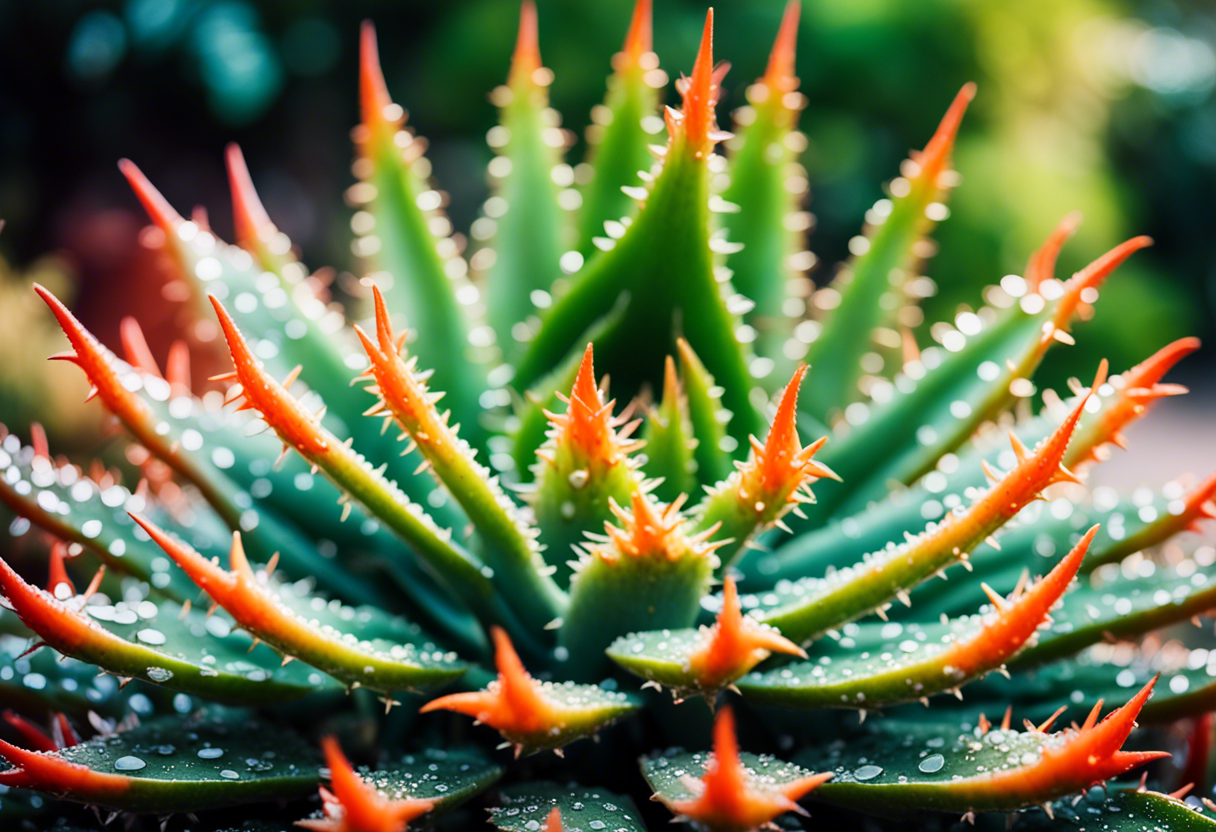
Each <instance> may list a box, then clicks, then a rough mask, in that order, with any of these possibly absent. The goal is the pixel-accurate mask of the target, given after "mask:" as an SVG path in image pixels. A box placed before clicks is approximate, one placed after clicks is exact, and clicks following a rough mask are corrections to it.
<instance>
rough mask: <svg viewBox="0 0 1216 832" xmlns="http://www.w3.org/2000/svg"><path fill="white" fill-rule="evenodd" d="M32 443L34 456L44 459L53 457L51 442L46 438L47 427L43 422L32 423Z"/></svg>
mask: <svg viewBox="0 0 1216 832" xmlns="http://www.w3.org/2000/svg"><path fill="white" fill-rule="evenodd" d="M30 445H31V446H32V447H33V449H34V456H36V457H40V458H42V459H50V458H51V443H50V442H48V441H47V438H46V428H44V427H43V426H42V423H41V422H31V423H30Z"/></svg>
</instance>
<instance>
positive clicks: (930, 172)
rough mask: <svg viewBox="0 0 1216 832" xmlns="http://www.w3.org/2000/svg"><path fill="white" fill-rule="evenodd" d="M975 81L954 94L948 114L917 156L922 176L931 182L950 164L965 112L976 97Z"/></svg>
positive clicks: (934, 181)
mask: <svg viewBox="0 0 1216 832" xmlns="http://www.w3.org/2000/svg"><path fill="white" fill-rule="evenodd" d="M975 92H976V85H975V82H973V81H969V82H967V83H966V84H963V88H962V89H960V90H959V91H958V94H957V95H956V96H954V101H952V102H951V103H950V108H949V109H948V110H946V115H944V116H943V117H942V120H941V123H940V124H939V125H938V127H937V132H935V133H934V134H933V138H931V139H930V140H929V143H928V144H927V145H925V149H924V150H923V151H921V153H920V154H919V156H918V157H917V161H918V162H919V163H920V176H921V177H923V178H924V180H925V181H926V182H928V183H930V184H935V183H936V182H937V177H938V176H939V175H940V174H941V173H942V171H944V170H945V169H946V166H947V165H949V164H950V154H951V152H952V151H953V150H954V141H955V139H956V138H957V137H958V129H959V126H960V125H961V124H962V123H963V114H964V113H966V112H967V107H968V105H969V104H971V101H972V99H974V98H975Z"/></svg>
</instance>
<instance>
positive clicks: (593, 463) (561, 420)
mask: <svg viewBox="0 0 1216 832" xmlns="http://www.w3.org/2000/svg"><path fill="white" fill-rule="evenodd" d="M557 397H558V398H559V399H561V400H562V401H564V402H566V405H567V407H566V412H565V413H551V412H549V411H547V410H546V411H545V416H546V417H547V418H548V419H549V422H550V423H551V424H552V425H553V427H554V428H555V432H554V433H553V434H552V436H553V441H554V443H555V444H558V445H565V446H566V447H567V448H568V449H569V451H570V452H571V453H572V454H573V455H574V457H575V464H576V467H578V468H581V469H586V468H588V467H591V468H595V469H597V470H598V469H599V468H609V467H611V466H613V465H616V464H617V463H618V462H622V461H624V460H625V458H626V457H627V456H628V455H629V454H631V453H633V452H634V451H636V450H638V449H639V448H641V447H642V443H641V442H640V441H638V440H631V439H629V435H630V433H632V429H633V427H634V425H633V424H626V423H625V420H626V419H627V418H628V417H625V416H621V417H614V416H613V415H612V404H613V403H612V402H607V403H605V402H604V399H603V396H602V395H601V394H600V390H599V388H598V387H596V383H595V365H594V354H593V347H592V345H591V344H588V345H587V349H586V350H584V351H583V358H582V361H581V362H580V363H579V367H578V374H577V376H576V377H575V379H574V385H573V387H572V388H571V390H570V395H569V397H567V396H563V395H562V394H561V393H558V394H557ZM622 424H624V427H621V425H622ZM617 428H621V429H620V430H619V431H618V430H617Z"/></svg>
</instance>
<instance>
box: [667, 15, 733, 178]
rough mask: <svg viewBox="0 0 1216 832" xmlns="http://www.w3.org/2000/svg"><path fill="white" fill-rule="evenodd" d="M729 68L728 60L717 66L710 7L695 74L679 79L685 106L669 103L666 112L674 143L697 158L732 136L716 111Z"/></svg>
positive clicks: (707, 153) (677, 84)
mask: <svg viewBox="0 0 1216 832" xmlns="http://www.w3.org/2000/svg"><path fill="white" fill-rule="evenodd" d="M727 69H729V64H721V65H719V66H717V67H715V66H714V10H713V9H710V10H709V11H708V12H707V13H706V15H705V28H704V29H703V30H702V33H701V45H700V47H699V48H698V50H697V57H696V60H695V62H694V63H693V69H692V75H691V76H689V77H687V78H681V79H680V80H679V81H677V82H676V90H677V91H678V92H679V93H680V97H681V99H682V101H683V106H682V107H681V109H679V110H675V109H673V108H671V107H668V108H667V109H666V112H665V119H666V121H667V133H668V136H669V137H670V138H671V143H672V145H673V146H682V147H684V148H686V150H687V152H689V153H691V154H692V155H693V156H694V157H695V158H697V159H701V158H704V157H706V156H708V155H709V154H710V153H711V152H712V151H713V148H714V145H716V144H717V143H718V142H720V141H723V140H725V139H728V138H730V134H729V133H725V132H722V131H721V130H719V129H718V122H717V117H716V115H715V113H714V110H715V108H716V106H717V103H718V98H719V96H720V95H721V94H722V89H721V83H722V78H723V77H724V76H725V75H726V70H727Z"/></svg>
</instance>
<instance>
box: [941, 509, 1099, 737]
mask: <svg viewBox="0 0 1216 832" xmlns="http://www.w3.org/2000/svg"><path fill="white" fill-rule="evenodd" d="M1097 532H1098V527H1097V526H1094V527H1093V528H1091V529H1090V530H1089V531H1088V532H1086V533H1085V536H1084V537H1083V538H1081V541H1080V542H1079V543H1078V544H1077V545H1076V546H1074V547H1073V549H1072V551H1070V552H1069V553H1068V554H1067V555H1065V556H1064V558H1063V559H1062V560H1061V561H1060V562H1059V563H1057V564H1056V565H1055V568H1053V569H1052V570H1051V572H1049V573H1048V574H1047V575H1046V576H1045V577H1044V578H1043V579H1042V580H1041V581H1039V582H1038V583H1036V584H1034V586H1032V587H1030V588H1029V589H1027V590H1026V591H1025V592H1024V593H1022V595H1021V596H1020V597H1015V598H1014V599H1013V603H1011V604H1009V605H1008V606H1006V607H1005V608H1004V609H1003V610H999V611H998V614H997V615H996V617H995V619H993V620H991V621H986V622H985V623H984V627H983V629H982V630H980V632H979V633H977V634H976V635H975V636H974V637H972V638H970V639H967V640H966V641H962V642H959V643H957V644H955V645H953V646H952V647H950V648H949V649H948V650H946V651H945V652H944V653H943V654H942V655H941V661H942V663H943V664H944V665H948V666H950V667H954V668H958V669H959V670H960V671H961V672H962V673H964V674H966V675H971V674H972V673H974V672H976V671H977V670H979V669H981V668H985V667H991V666H992V664H993V662H994V661H997V660H999V661H1001V662H1004V661H1006V660H1008V659H1009V658H1011V657H1012V656H1013V655H1014V654H1015V653H1017V652H1018V651H1019V650H1021V649H1022V646H1023V645H1025V644H1026V642H1027V641H1029V640H1030V638H1031V637H1032V636H1033V635H1034V634H1035V632H1036V631H1037V630H1038V629H1039V627H1040V626H1042V624H1043V622H1044V621H1045V620H1046V619H1047V615H1048V613H1049V612H1051V608H1052V607H1053V606H1055V604H1056V602H1057V601H1059V600H1060V598H1061V596H1063V595H1064V591H1065V590H1067V589H1068V586H1069V584H1071V583H1072V579H1073V578H1074V577H1076V574H1077V570H1078V569H1080V568H1081V561H1082V559H1084V557H1085V553H1086V552H1087V551H1089V544H1090V543H1091V542H1092V541H1093V539H1094V535H1095V534H1097ZM1043 730H1046V729H1043Z"/></svg>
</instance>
